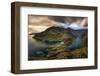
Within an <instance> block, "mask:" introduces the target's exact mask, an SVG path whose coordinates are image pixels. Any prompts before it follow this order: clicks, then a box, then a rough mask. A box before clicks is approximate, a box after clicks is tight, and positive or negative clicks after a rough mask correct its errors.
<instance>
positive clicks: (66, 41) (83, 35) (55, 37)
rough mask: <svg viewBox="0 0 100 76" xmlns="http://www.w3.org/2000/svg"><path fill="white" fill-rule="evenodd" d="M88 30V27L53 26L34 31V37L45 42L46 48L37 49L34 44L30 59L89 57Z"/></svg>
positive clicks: (41, 42) (40, 41)
mask: <svg viewBox="0 0 100 76" xmlns="http://www.w3.org/2000/svg"><path fill="white" fill-rule="evenodd" d="M87 32H88V29H77V30H76V29H72V28H70V27H68V28H62V27H55V26H53V27H50V28H48V29H46V30H45V31H43V32H41V33H36V34H34V33H33V34H34V36H33V39H35V40H36V41H37V43H38V42H39V43H40V44H41V45H43V44H45V45H46V48H41V47H38V48H39V49H35V48H34V46H33V50H34V51H33V52H34V53H32V57H30V60H31V59H34V60H41V59H49V60H50V59H64V58H66V59H72V58H87V56H88V53H87V52H88V48H87V47H88V45H87V44H88V43H87V42H88V36H87ZM40 44H38V46H39V45H40ZM34 45H35V44H34ZM33 54H34V55H33ZM40 57H41V58H40Z"/></svg>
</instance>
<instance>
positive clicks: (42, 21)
mask: <svg viewBox="0 0 100 76" xmlns="http://www.w3.org/2000/svg"><path fill="white" fill-rule="evenodd" d="M52 26H62V27H64V28H65V27H67V26H72V27H73V28H79V27H87V26H88V18H87V17H62V16H43V15H28V29H29V31H28V33H29V34H30V33H39V32H42V31H45V30H46V29H47V28H50V27H52Z"/></svg>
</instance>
